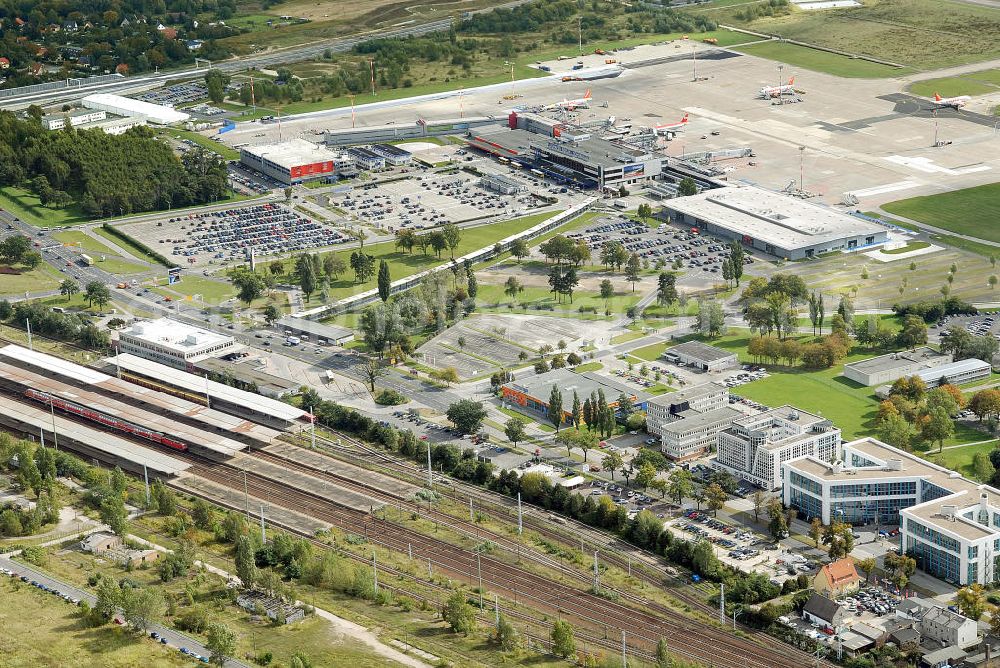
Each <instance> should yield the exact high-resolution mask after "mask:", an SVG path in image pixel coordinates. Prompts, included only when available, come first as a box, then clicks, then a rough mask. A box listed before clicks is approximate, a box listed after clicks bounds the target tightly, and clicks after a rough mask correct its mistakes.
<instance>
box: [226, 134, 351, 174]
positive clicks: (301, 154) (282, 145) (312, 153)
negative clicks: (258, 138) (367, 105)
mask: <svg viewBox="0 0 1000 668" xmlns="http://www.w3.org/2000/svg"><path fill="white" fill-rule="evenodd" d="M242 150H243V151H245V152H246V153H248V154H250V155H252V156H254V157H256V158H263V159H265V160H270V161H271V162H273V163H274V164H276V165H278V166H279V167H282V168H284V169H291V168H292V167H298V166H300V165H311V164H313V163H314V162H330V161H332V160H337V159H338V158H339V157H340V156H339V155H338V154H336V153H334V152H333V151H331V150H329V149H328V148H326V147H325V146H320V145H319V144H314V143H312V142H311V141H307V140H305V139H301V138H299V137H296V138H295V139H289V140H287V141H282V142H278V143H276V144H261V145H260V146H244V147H243V149H242Z"/></svg>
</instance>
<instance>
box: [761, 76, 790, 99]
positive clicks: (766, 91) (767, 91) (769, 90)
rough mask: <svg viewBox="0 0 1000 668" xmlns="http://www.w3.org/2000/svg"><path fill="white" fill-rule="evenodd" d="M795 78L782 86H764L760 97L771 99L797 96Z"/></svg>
mask: <svg viewBox="0 0 1000 668" xmlns="http://www.w3.org/2000/svg"><path fill="white" fill-rule="evenodd" d="M794 83H795V77H792V78H791V79H789V80H788V83H787V84H784V85H781V86H764V87H763V88H761V89H760V92H759V93H758V95H760V96H761V97H763V98H769V97H779V96H781V95H794V94H795V86H794V85H793V84H794Z"/></svg>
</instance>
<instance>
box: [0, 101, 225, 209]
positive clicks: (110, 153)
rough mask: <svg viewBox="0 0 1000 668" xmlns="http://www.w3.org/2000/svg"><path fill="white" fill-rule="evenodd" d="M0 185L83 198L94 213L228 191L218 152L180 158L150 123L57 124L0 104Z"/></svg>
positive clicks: (45, 197)
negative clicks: (121, 126) (112, 128)
mask: <svg viewBox="0 0 1000 668" xmlns="http://www.w3.org/2000/svg"><path fill="white" fill-rule="evenodd" d="M126 175H127V178H126ZM0 185H3V186H18V187H22V188H26V189H28V190H30V191H32V192H34V193H35V194H36V195H38V196H39V198H40V199H41V200H42V203H43V204H44V205H54V206H64V205H66V204H69V203H71V202H72V201H74V200H76V201H79V202H80V205H81V207H82V208H83V211H84V213H86V214H87V215H90V216H101V215H105V216H107V215H112V214H115V215H118V214H121V213H133V212H139V211H151V210H154V209H167V208H171V207H179V206H188V205H192V204H204V203H206V202H213V201H216V200H219V199H222V198H223V197H225V196H226V195H227V194H228V192H229V187H228V184H227V179H226V167H225V163H224V162H223V161H222V159H221V158H220V157H219V156H218V155H216V154H215V153H212V152H209V151H204V150H202V149H197V150H193V151H189V152H188V153H186V154H185V155H184V158H183V160H178V159H177V157H176V156H175V155H174V154H173V151H171V149H170V147H169V146H168V145H167V144H165V143H163V142H158V141H155V140H154V139H153V133H152V131H151V130H149V129H147V128H133V129H132V130H129V131H128V132H127V133H125V134H123V135H118V136H113V135H108V134H105V133H104V132H102V131H100V130H87V131H77V130H73V129H67V130H65V131H59V132H50V131H48V130H45V129H44V128H43V127H42V126H41V124H40V123H38V122H37V121H36V120H34V119H33V118H28V119H26V120H19V119H18V118H17V117H16V116H14V114H12V113H10V112H0Z"/></svg>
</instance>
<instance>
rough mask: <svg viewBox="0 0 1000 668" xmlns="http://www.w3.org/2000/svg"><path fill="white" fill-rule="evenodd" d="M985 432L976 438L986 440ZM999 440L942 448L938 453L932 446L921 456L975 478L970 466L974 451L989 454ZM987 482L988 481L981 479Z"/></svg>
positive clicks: (999, 442) (974, 454)
mask: <svg viewBox="0 0 1000 668" xmlns="http://www.w3.org/2000/svg"><path fill="white" fill-rule="evenodd" d="M985 436H986V435H985V434H982V437H981V438H979V439H977V440H986V439H985ZM998 444H1000V441H987V442H986V443H979V444H978V445H970V446H967V447H961V448H949V449H947V450H942V451H941V452H940V453H938V451H937V448H936V447H935V448H932V449H931V450H929V451H928V452H926V453H922V456H923V457H925V458H927V459H929V460H931V461H932V462H934V463H936V464H940V465H941V466H944V467H946V468H949V469H951V470H952V471H958V472H959V473H961V474H962V475H964V476H966V477H968V478H971V479H973V480H975V471H974V470H973V468H972V458H973V457H975V456H976V453H979V452H983V453H985V454H987V455H988V454H989V453H990V452H992V451H993V449H994V448H996V447H997V445H998ZM983 482H988V481H983Z"/></svg>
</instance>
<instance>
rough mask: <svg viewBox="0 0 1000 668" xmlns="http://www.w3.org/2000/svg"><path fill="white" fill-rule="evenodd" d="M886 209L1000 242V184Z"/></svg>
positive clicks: (917, 199) (913, 199)
mask: <svg viewBox="0 0 1000 668" xmlns="http://www.w3.org/2000/svg"><path fill="white" fill-rule="evenodd" d="M882 208H883V209H885V210H886V211H888V212H889V213H893V214H896V215H898V216H905V217H906V218H912V219H913V220H916V221H919V222H921V223H926V224H927V225H933V226H934V227H940V228H943V229H946V230H950V231H952V232H957V233H959V234H967V235H969V236H973V237H979V238H980V239H987V240H989V241H998V242H1000V228H998V227H997V226H996V225H995V224H994V221H996V220H998V219H1000V183H991V184H987V185H984V186H977V187H975V188H965V189H963V190H953V191H952V192H947V193H942V194H940V195H925V196H923V197H911V198H909V199H903V200H897V201H895V202H890V203H888V204H883V205H882Z"/></svg>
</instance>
